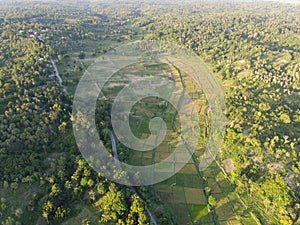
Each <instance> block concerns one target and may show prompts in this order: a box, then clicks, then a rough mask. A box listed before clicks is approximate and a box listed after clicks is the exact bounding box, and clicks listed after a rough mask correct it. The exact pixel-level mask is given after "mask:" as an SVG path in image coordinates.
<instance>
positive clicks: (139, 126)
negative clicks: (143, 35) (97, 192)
mask: <svg viewBox="0 0 300 225" xmlns="http://www.w3.org/2000/svg"><path fill="white" fill-rule="evenodd" d="M145 71H146V72H145ZM145 74H146V75H150V74H151V76H162V77H163V78H165V79H169V80H171V81H173V82H174V83H175V84H176V86H179V87H182V88H184V90H185V91H186V92H187V93H188V95H189V96H190V98H191V99H192V100H193V102H194V105H193V106H191V107H193V109H192V110H193V111H196V112H197V113H198V116H199V121H200V132H199V134H198V139H199V142H198V145H197V148H196V150H195V152H194V153H193V154H192V155H191V159H190V160H189V162H188V163H187V164H186V165H185V166H183V168H182V169H181V170H180V171H179V172H178V173H176V174H175V175H174V176H172V177H170V178H169V179H167V180H165V181H163V182H161V183H158V184H155V185H153V188H154V190H155V192H156V193H157V195H158V196H159V197H160V198H161V199H162V201H163V202H165V203H166V204H165V205H166V206H167V207H168V210H169V211H170V212H171V213H172V215H174V220H175V221H176V223H178V224H187V225H188V224H207V225H208V224H224V225H225V224H247V225H248V224H259V222H258V220H257V219H256V218H255V217H254V216H253V215H252V214H250V213H249V212H248V211H247V207H246V206H245V204H243V202H242V200H241V199H240V198H239V196H238V195H237V194H236V193H235V191H234V188H233V187H232V186H231V185H230V183H229V182H228V180H227V178H226V174H225V173H223V172H222V170H221V168H220V165H219V163H218V162H214V163H212V164H211V165H210V166H209V167H208V168H207V169H206V170H205V171H203V172H200V171H199V169H198V165H199V161H200V159H201V155H202V154H203V152H204V150H205V147H206V143H207V134H208V133H209V132H208V131H209V126H210V124H209V123H208V122H207V121H209V116H210V113H209V112H208V108H209V107H208V105H207V100H206V97H205V95H204V93H203V92H202V91H201V87H198V86H197V85H196V82H194V81H193V79H192V78H191V77H190V76H188V75H187V74H184V73H181V72H180V71H179V70H178V69H177V68H176V67H175V66H173V65H168V64H157V63H151V62H147V63H142V64H136V65H133V66H130V67H128V68H125V69H123V70H121V71H119V72H118V73H116V74H115V75H114V76H113V77H112V79H111V80H110V81H109V82H107V84H106V85H105V87H104V89H103V94H104V95H105V97H106V99H111V100H112V101H113V100H114V98H115V96H116V95H117V93H118V92H119V91H120V90H121V89H122V88H123V87H124V86H125V85H126V84H128V83H131V82H136V81H138V80H140V79H141V77H142V76H144V75H145ZM154 117H160V118H162V119H163V120H164V121H165V123H166V125H167V131H166V137H165V139H164V140H163V141H162V142H161V143H160V144H159V145H158V146H157V147H156V148H154V149H153V150H150V151H134V150H132V151H130V157H129V160H128V163H129V164H132V165H150V164H154V163H157V162H160V161H162V160H164V159H166V158H167V157H168V156H169V155H170V153H172V152H173V151H174V149H175V148H176V145H177V144H178V142H179V136H180V135H179V133H180V127H179V122H180V121H179V117H178V115H177V112H176V109H175V108H174V107H173V106H172V105H171V104H167V103H166V102H165V101H164V100H163V99H160V98H157V97H147V98H145V99H143V100H141V101H139V102H138V103H136V104H135V105H134V107H133V108H132V110H131V113H130V118H129V119H130V120H129V121H130V128H131V130H132V132H133V134H134V135H135V136H136V137H138V138H140V139H145V140H146V138H147V137H148V136H149V135H150V131H149V121H150V119H152V118H154ZM145 144H147V143H145ZM208 189H209V191H208ZM210 196H211V197H213V198H214V199H215V205H213V206H211V205H209V204H208V199H209V198H211V197H210ZM150 207H151V206H150Z"/></svg>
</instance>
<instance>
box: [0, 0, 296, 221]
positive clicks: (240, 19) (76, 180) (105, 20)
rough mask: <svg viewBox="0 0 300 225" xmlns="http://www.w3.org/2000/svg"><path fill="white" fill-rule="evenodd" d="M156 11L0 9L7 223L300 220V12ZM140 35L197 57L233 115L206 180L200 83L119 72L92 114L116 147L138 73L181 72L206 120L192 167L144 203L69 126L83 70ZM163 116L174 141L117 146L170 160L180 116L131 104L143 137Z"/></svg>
mask: <svg viewBox="0 0 300 225" xmlns="http://www.w3.org/2000/svg"><path fill="white" fill-rule="evenodd" d="M12 3H14V4H12ZM152 3H154V2H147V3H145V2H144V3H142V2H141V3H140V4H134V3H132V2H128V4H124V2H122V3H121V2H120V1H117V0H116V1H113V2H111V3H109V4H108V3H105V2H100V1H99V2H97V1H80V3H79V2H78V3H76V4H75V3H72V2H67V1H65V2H63V1H60V2H59V1H56V0H54V1H48V2H47V1H45V2H38V1H37V2H36V1H35V2H30V1H28V2H26V1H19V0H17V1H3V0H0V43H1V44H0V160H1V162H0V224H3V225H6V224H25V225H27V224H150V218H149V214H148V213H147V209H149V210H150V211H151V213H152V214H153V216H154V218H155V219H156V221H157V223H158V224H246V225H248V224H285V225H289V224H299V223H300V217H299V215H300V205H299V199H300V185H299V176H300V160H299V157H300V154H299V152H300V136H299V134H300V126H299V125H300V109H299V105H300V96H299V93H300V63H299V62H300V8H299V5H295V4H283V3H274V2H272V3H270V2H266V3H264V2H261V3H258V2H255V3H254V2H235V3H234V4H232V3H227V2H225V1H224V2H223V1H222V2H219V3H218V4H215V3H213V2H209V1H205V2H201V3H197V2H192V1H191V2H189V3H186V4H183V3H179V2H176V1H175V2H172V4H171V2H161V3H159V4H157V3H155V4H152ZM170 4H171V5H170ZM138 39H148V40H151V39H159V40H167V41H170V42H174V43H177V44H181V45H183V46H185V47H187V48H189V49H192V50H193V51H194V52H196V53H197V54H198V55H199V56H201V57H202V58H203V60H204V61H205V62H206V63H207V64H208V66H209V68H210V69H211V70H212V71H213V72H214V74H215V75H216V78H217V79H218V81H219V82H220V84H221V86H222V88H223V90H224V93H225V98H226V99H225V100H226V106H227V109H226V112H225V113H226V116H227V128H226V136H225V139H224V142H223V145H222V148H221V149H220V154H219V155H218V158H217V159H216V161H215V162H214V163H213V164H212V165H210V166H209V168H207V169H206V170H205V171H202V172H200V171H199V170H198V166H197V165H198V163H199V160H200V159H201V155H202V153H203V150H204V149H205V145H206V142H207V138H208V134H209V129H210V127H209V126H210V124H209V122H208V121H209V116H210V113H209V111H210V109H209V107H208V105H207V102H206V98H205V96H204V94H203V93H202V91H201V87H197V86H196V85H195V84H194V82H193V80H191V79H190V77H189V76H188V74H185V73H184V71H179V70H178V69H177V68H176V67H174V66H173V65H168V64H154V63H140V64H135V65H132V66H130V67H127V68H124V69H123V70H122V71H120V72H118V73H116V74H115V75H114V78H115V79H114V81H110V82H108V83H107V84H106V87H105V88H104V94H105V96H106V99H105V100H103V99H102V100H99V101H98V102H97V110H96V123H97V128H98V131H99V136H100V138H101V140H103V141H104V143H105V146H106V147H107V149H109V150H111V140H110V138H109V132H110V130H111V129H112V128H111V124H110V111H111V104H112V100H113V97H114V96H115V95H116V94H117V93H118V92H119V91H120V90H121V89H122V87H124V85H126V84H127V83H129V82H134V80H135V79H137V78H138V77H139V76H141V71H147V75H153V76H154V75H155V76H165V77H166V78H168V77H169V76H170V74H171V76H172V80H173V81H174V82H175V83H176V84H177V85H180V86H182V87H184V88H185V90H186V91H187V92H188V94H189V95H190V96H191V98H192V99H193V100H194V101H195V103H196V104H195V105H196V106H195V110H197V112H198V113H199V118H200V123H201V124H200V125H201V131H200V132H199V134H198V135H199V146H198V147H197V150H196V151H195V153H194V154H193V155H192V158H191V160H190V162H189V163H188V164H187V165H185V167H183V168H182V169H181V170H180V171H179V173H177V174H176V175H174V176H173V177H171V178H169V179H168V180H166V181H164V182H161V183H159V184H156V185H153V186H149V187H138V188H137V191H138V194H139V195H140V196H141V198H138V197H137V196H136V195H135V194H134V193H133V191H132V189H131V188H130V187H126V186H122V185H119V184H115V183H113V182H111V181H109V180H107V179H106V178H104V177H102V176H101V174H98V173H96V172H95V171H93V170H92V169H91V168H90V166H89V165H87V163H86V162H85V161H84V160H83V159H82V157H81V155H80V152H79V151H78V149H77V145H76V142H75V139H74V137H73V131H72V120H74V119H76V118H72V117H71V116H70V115H71V110H72V99H73V94H74V91H75V89H76V86H77V84H78V82H79V80H80V78H81V76H82V75H83V73H84V71H85V69H86V68H87V67H88V66H89V65H90V64H91V63H93V62H94V60H95V59H96V58H97V57H99V56H101V54H103V53H105V52H107V51H110V50H112V49H113V48H114V47H116V46H118V45H120V44H122V43H126V42H129V41H132V40H138ZM54 65H55V66H57V69H58V71H59V74H56V72H55V67H54ZM166 71H168V73H166ZM58 75H59V77H61V79H62V83H61V84H60V80H59V79H58ZM155 116H159V117H162V118H163V119H164V120H165V121H166V123H167V128H168V132H167V138H166V139H165V140H164V141H163V142H162V143H161V144H160V145H159V146H158V147H157V148H156V149H154V150H153V151H149V152H138V151H131V150H130V149H128V148H126V147H124V146H123V145H121V144H120V143H118V142H117V148H118V152H119V158H120V160H122V161H125V162H128V163H131V164H136V165H147V164H151V163H154V162H158V161H161V160H163V159H164V158H166V157H167V156H168V154H169V153H170V152H172V151H173V149H174V146H176V143H177V142H178V134H177V133H178V132H180V131H179V130H178V128H177V126H176V125H177V123H178V121H177V120H178V118H177V116H176V111H175V109H174V107H172V106H171V105H170V104H166V103H165V102H164V101H163V100H162V99H158V98H147V99H144V100H143V101H140V102H139V103H137V104H136V105H135V106H134V107H133V109H132V114H131V116H130V126H131V128H132V131H133V133H134V134H135V135H136V136H137V137H139V138H146V137H147V136H148V135H149V129H148V124H149V123H148V122H149V120H150V119H151V118H153V117H155Z"/></svg>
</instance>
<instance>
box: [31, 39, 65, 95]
mask: <svg viewBox="0 0 300 225" xmlns="http://www.w3.org/2000/svg"><path fill="white" fill-rule="evenodd" d="M37 39H38V40H39V41H40V42H41V43H43V44H44V45H45V46H46V41H45V40H43V39H42V38H40V37H39V36H38V37H37ZM48 53H49V58H50V61H51V64H52V66H53V68H54V73H55V76H56V77H57V79H58V84H59V86H61V87H62V89H63V91H64V92H65V93H66V94H68V91H67V89H66V87H65V86H64V85H63V84H62V79H61V76H60V75H59V72H58V69H57V66H56V64H55V62H54V60H53V58H52V56H51V54H50V52H49V51H48Z"/></svg>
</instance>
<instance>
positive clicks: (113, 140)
mask: <svg viewBox="0 0 300 225" xmlns="http://www.w3.org/2000/svg"><path fill="white" fill-rule="evenodd" d="M109 136H110V140H111V145H112V151H113V156H114V161H115V163H116V164H117V166H118V168H119V169H122V167H121V163H120V161H119V157H118V151H117V147H116V140H115V136H114V135H113V134H112V133H110V135H109ZM130 189H131V191H132V192H133V193H134V194H135V195H136V196H137V198H138V199H141V197H140V196H139V194H138V193H137V191H136V189H135V188H134V187H133V186H130ZM147 213H148V216H149V217H150V222H151V223H152V224H154V225H157V222H156V220H155V218H154V216H153V215H152V213H151V211H150V210H149V209H147Z"/></svg>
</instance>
